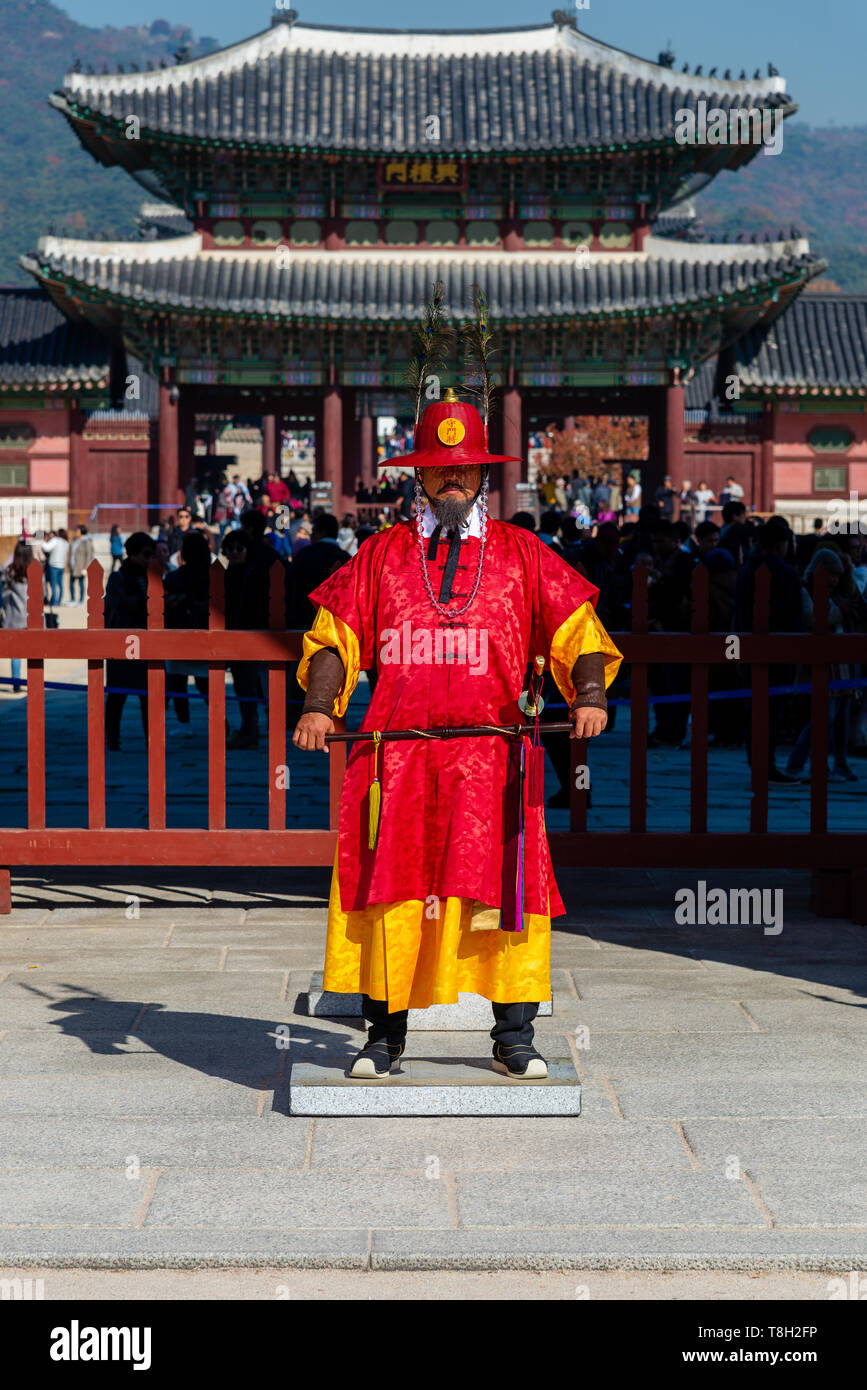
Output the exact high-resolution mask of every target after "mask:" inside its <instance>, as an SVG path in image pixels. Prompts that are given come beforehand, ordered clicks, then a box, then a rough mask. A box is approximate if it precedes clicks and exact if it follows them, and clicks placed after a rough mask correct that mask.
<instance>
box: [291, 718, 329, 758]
mask: <svg viewBox="0 0 867 1390" xmlns="http://www.w3.org/2000/svg"><path fill="white" fill-rule="evenodd" d="M335 732H336V730H335V728H334V720H333V719H332V718H331V717H330V716H329V715H327V714H302V716H301V718H300V719H299V720H298V723H297V724H296V725H295V732H294V734H293V735H292V742H293V743H294V744H295V747H296V748H302V749H304V750H305V752H308V753H312V752H313V751H314V750H315V749H319V750H320V751H321V752H323V753H327V752H328V744H327V743H326V742H325V735H326V734H333V733H335Z"/></svg>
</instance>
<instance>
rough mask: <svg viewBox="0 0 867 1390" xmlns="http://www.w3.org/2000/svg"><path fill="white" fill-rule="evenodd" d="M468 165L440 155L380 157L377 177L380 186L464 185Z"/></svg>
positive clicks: (433, 186)
mask: <svg viewBox="0 0 867 1390" xmlns="http://www.w3.org/2000/svg"><path fill="white" fill-rule="evenodd" d="M466 177H467V175H466V165H465V164H462V163H461V161H460V160H457V159H441V158H438V157H433V156H432V157H426V158H421V159H419V158H413V157H408V158H405V159H381V160H380V161H379V164H378V166H377V171H376V178H377V183H378V184H379V187H380V188H427V189H431V188H464V187H465V185H466Z"/></svg>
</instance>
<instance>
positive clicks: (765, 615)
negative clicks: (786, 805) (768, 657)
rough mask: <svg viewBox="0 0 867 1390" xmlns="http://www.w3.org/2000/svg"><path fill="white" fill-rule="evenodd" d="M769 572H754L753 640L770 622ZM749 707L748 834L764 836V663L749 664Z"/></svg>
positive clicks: (766, 760) (766, 763)
mask: <svg viewBox="0 0 867 1390" xmlns="http://www.w3.org/2000/svg"><path fill="white" fill-rule="evenodd" d="M770 606H771V571H770V570H769V569H768V566H767V565H759V567H758V569H757V570H756V579H755V591H754V594H753V633H754V635H755V636H756V637H763V636H765V635H766V634H767V631H768V627H769V622H770ZM751 686H752V692H753V707H752V710H751V711H750V772H751V785H752V800H751V802H750V830H751V831H753V832H754V833H755V834H765V833H766V832H767V829H768V767H769V751H768V748H769V743H770V713H771V712H770V696H769V694H768V688H769V687H768V663H767V662H766V661H756V662H753V667H752V681H751Z"/></svg>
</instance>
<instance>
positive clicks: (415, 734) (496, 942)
mask: <svg viewBox="0 0 867 1390" xmlns="http://www.w3.org/2000/svg"><path fill="white" fill-rule="evenodd" d="M485 436H486V429H485V426H484V424H483V421H482V418H481V416H480V414H479V412H478V411H477V410H476V408H475V407H474V406H472V405H469V404H465V403H462V402H460V401H459V400H458V398H457V396H456V395H455V393H454V392H452V391H446V393H445V396H444V398H443V399H442V400H440V401H435V402H433V403H432V404H430V405H428V406H427V408H426V409H425V411H424V413H423V414H422V416H421V420H420V424H419V426H418V429H417V432H416V439H415V452H414V453H412V454H409V455H407V457H406V460H405V461H406V462H407V463H412V464H413V465H414V467H415V470H416V472H415V478H416V512H415V516H414V517H413V519H412V520H411V521H408V522H403V521H402V522H399V523H398V524H397V525H396V526H394V527H392V528H391V529H390V530H387V531H383V532H380V533H379V534H378V535H376V536H373V537H371V538H370V539H368V540H367V541H365V542H364V543H363V544H362V545H361V546H360V547H359V550H358V553H357V554H356V555H355V556H354V558H353V559H352V560H351V561H350V562H349V564H346V565H344V566H342V567H341V569H339V570H338V571H337V572H336V573H335V574H333V575H331V577H330V578H329V579H327V580H326V581H325V582H324V583H323V584H320V585H319V587H318V588H317V589H315V590H314V592H313V593H312V595H311V600H312V602H313V603H315V604H318V605H319V608H318V612H317V614H316V618H315V621H314V623H313V627H312V628H311V629H310V631H309V632H308V633H306V634H305V637H304V655H303V659H302V661H301V664H300V666H299V669H298V680H299V682H300V684H301V686H302V687H303V688H304V689H305V690H306V692H307V697H306V700H305V703H304V708H303V712H302V715H301V718H300V720H299V722H298V725H297V728H296V731H295V734H294V742H295V743H296V745H297V746H298V747H299V748H301V749H325V748H326V741H325V740H326V736H327V735H329V734H333V733H334V724H333V722H332V721H333V717H335V716H337V717H339V716H342V715H343V714H344V712H345V710H346V707H347V704H348V702H349V698H350V696H351V694H352V692H353V690H354V689H355V686H356V683H357V681H358V677H359V674H360V672H361V671H364V670H368V669H370V668H372V667H373V668H375V669H376V672H377V681H376V687H375V690H374V693H373V696H372V698H371V701H370V705H369V708H368V710H367V713H366V715H365V718H364V721H363V724H362V731H363V732H364V733H365V734H366V737H365V738H362V739H360V740H359V741H356V742H355V743H354V746H353V748H352V751H351V753H350V755H349V757H348V759H347V766H346V776H345V780H344V784H343V795H342V800H341V807H340V828H339V836H338V848H337V856H336V860H335V866H334V874H333V879H332V885H331V898H330V903H329V909H328V935H327V944H326V954H325V972H324V980H323V987H324V988H325V989H326V990H329V991H334V992H337V993H340V994H353V993H359V994H362V995H363V996H364V1015H365V1018H366V1019H367V1020H368V1022H369V1024H370V1027H369V1029H368V1041H367V1044H366V1045H365V1047H364V1048H363V1049H362V1051H361V1052H360V1053H359V1054H358V1056H357V1057H356V1059H355V1061H354V1063H353V1066H352V1068H351V1072H350V1075H352V1076H355V1077H365V1078H377V1077H378V1078H382V1079H383V1080H385V1079H386V1078H387V1077H388V1076H389V1075H390V1073H391V1070H392V1068H393V1067H394V1066H395V1065H396V1063H397V1061H398V1059H399V1057H400V1056H401V1054H402V1053H403V1051H404V1049H405V1046H406V1030H407V1011H408V1010H409V1009H410V1008H416V1009H418V1008H428V1007H430V1006H431V1005H433V1004H453V1003H456V1002H457V1000H458V995H459V993H461V992H469V993H474V994H480V995H482V996H483V997H484V998H486V999H489V1000H490V1001H491V1004H492V1007H493V1015H494V1026H493V1028H492V1030H491V1037H492V1039H493V1064H492V1065H493V1068H494V1070H495V1071H498V1072H501V1073H503V1074H506V1075H508V1076H511V1077H516V1078H521V1079H528V1080H530V1079H536V1078H540V1077H544V1076H546V1075H547V1066H546V1063H545V1061H544V1059H543V1058H542V1057H541V1056H540V1054H539V1053H538V1052H537V1051H536V1049H535V1048H534V1046H533V1020H534V1019H535V1017H536V1012H537V1010H538V1005H539V1001H540V1000H543V999H548V998H549V997H550V988H551V987H550V938H551V918H552V917H555V916H558V915H560V914H561V913H562V912H563V911H564V907H563V903H562V901H561V898H560V894H559V892H558V891H557V885H556V883H555V881H554V874H553V871H552V866H551V858H550V854H549V850H548V843H547V839H546V836H545V826H544V814H543V806H544V796H543V793H542V785H541V783H542V760H543V757H544V754H543V751H542V749H541V746H540V745H539V740H538V724H536V725H535V728H534V727H533V725H532V724H527V723H526V719H525V715H524V710H526V709H527V699H528V696H527V693H526V692H525V697H524V700H523V701H522V702H521V704H519V697H520V696H521V694H522V687H523V686H524V685H525V684H526V681H525V674H526V672H527V671H528V667H529V668H530V669H532V667H533V663H534V661H535V660H536V658H542V657H544V660H545V664H546V665H548V666H549V667H550V670H551V673H552V675H553V677H554V680H555V681H556V684H557V686H558V688H559V689H560V691H561V693H562V694H563V697H564V699H565V700H566V702H567V704H568V706H569V710H570V715H569V722H570V725H571V732H572V736H573V737H575V738H588V737H590V738H592V737H594V736H596V735H597V734H599V733H601V732H602V730H603V729H604V728H605V724H606V721H607V715H606V698H605V690H606V686H607V685H609V684H610V683H611V681H612V680H613V678H614V676H615V674H616V672H617V668H618V666H619V664H620V660H621V657H620V653H619V652H618V650H617V648H616V647H615V645H614V644H613V642H612V641H611V639H610V637H609V636H608V634H607V633H606V632H605V630H604V628H603V627H602V625H601V623H600V622H599V620H598V618H597V617H596V613H595V602H596V598H597V594H598V590H597V589H596V588H595V587H594V586H593V585H592V584H590V583H588V581H587V580H585V579H583V578H582V577H581V576H580V575H579V574H578V573H577V572H576V571H575V570H573V569H571V568H570V566H569V565H567V564H566V563H565V561H564V560H562V559H561V558H559V557H558V556H557V555H555V554H553V553H552V552H551V550H550V549H548V548H547V547H546V546H544V545H542V543H541V542H540V541H539V540H538V539H537V537H536V536H535V535H533V534H532V533H530V532H528V531H525V530H523V529H521V528H520V527H517V526H512V525H510V524H509V523H507V522H503V521H494V520H492V519H491V518H490V517H489V516H488V507H487V498H488V470H489V466H490V464H491V463H495V462H500V461H502V459H503V456H502V455H495V454H490V453H488V450H487V441H486V437H485ZM538 664H539V665H541V660H540V661H539V663H538ZM529 688H530V695H529V699H530V700H531V701H532V698H533V688H532V682H531V683H530V687H529ZM522 706H523V708H522ZM534 710H535V707H534V705H533V704H532V703H531V704H530V707H529V711H528V713H529V714H530V715H532V714H533V713H534ZM525 724H526V728H527V735H522V734H520V733H518V734H517V735H516V734H509V733H508V732H498V731H499V730H502V729H503V726H508V725H513V726H522V725H525ZM470 730H472V732H471V733H470V732H469V731H470ZM396 731H403V732H402V736H401V737H396V736H395V732H396ZM407 731H411V732H407ZM456 731H457V732H456Z"/></svg>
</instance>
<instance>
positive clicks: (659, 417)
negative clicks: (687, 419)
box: [641, 385, 684, 506]
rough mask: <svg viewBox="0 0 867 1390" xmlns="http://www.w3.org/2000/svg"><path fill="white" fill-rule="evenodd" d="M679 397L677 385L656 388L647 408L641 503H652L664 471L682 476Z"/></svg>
mask: <svg viewBox="0 0 867 1390" xmlns="http://www.w3.org/2000/svg"><path fill="white" fill-rule="evenodd" d="M683 400H684V388H683V387H682V386H680V385H676V386H664V387H662V388H661V389H657V390H656V391H655V392H654V394H653V396H652V398H651V406H650V409H649V411H648V416H647V424H648V430H647V434H648V451H647V452H648V459H647V463H646V464H644V465H643V467H642V469H641V501H642V505H644V506H650V505H652V503H653V499H654V496H655V494H656V489H657V488H658V487H661V485H662V481H663V479H664V477H665V475H666V473H670V474H671V477H672V479H673V480H677V479H678V478H682V477H683V429H684V420H683V409H684V406H683Z"/></svg>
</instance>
